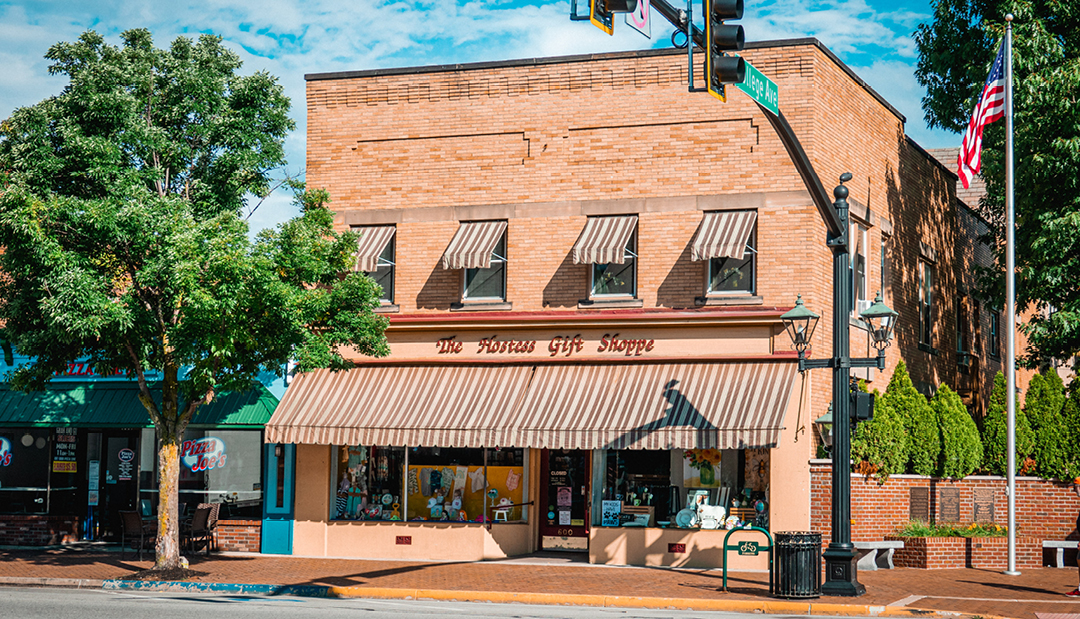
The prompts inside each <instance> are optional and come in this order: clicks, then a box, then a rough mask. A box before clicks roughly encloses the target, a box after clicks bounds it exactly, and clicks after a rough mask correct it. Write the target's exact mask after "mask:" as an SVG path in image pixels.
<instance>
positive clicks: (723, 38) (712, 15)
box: [702, 0, 746, 101]
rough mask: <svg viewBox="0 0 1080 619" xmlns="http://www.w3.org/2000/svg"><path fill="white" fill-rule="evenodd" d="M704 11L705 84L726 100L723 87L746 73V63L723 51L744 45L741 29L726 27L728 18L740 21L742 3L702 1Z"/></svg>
mask: <svg viewBox="0 0 1080 619" xmlns="http://www.w3.org/2000/svg"><path fill="white" fill-rule="evenodd" d="M702 8H703V9H704V11H705V44H706V45H707V46H708V49H707V50H705V51H706V54H705V82H706V84H707V88H708V90H709V94H711V95H712V96H714V97H716V98H717V99H720V100H721V101H727V98H726V97H725V96H724V84H738V83H741V82H742V81H743V76H744V75H745V74H746V62H745V61H744V60H743V59H742V58H739V57H738V56H729V55H727V54H726V53H725V52H732V51H739V50H741V49H742V48H743V44H744V43H745V41H746V39H745V35H744V34H743V27H742V26H739V25H730V24H725V23H724V20H727V19H742V14H743V0H703V2H702Z"/></svg>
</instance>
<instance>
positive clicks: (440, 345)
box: [435, 333, 656, 357]
mask: <svg viewBox="0 0 1080 619" xmlns="http://www.w3.org/2000/svg"><path fill="white" fill-rule="evenodd" d="M474 344H475V346H476V347H477V348H476V350H475V351H470V352H475V354H478V355H485V354H488V355H512V354H525V355H528V354H530V353H534V352H535V351H536V350H538V349H539V350H541V351H545V350H546V352H547V356H549V357H572V356H575V355H589V354H601V355H611V356H625V357H640V356H642V355H644V354H645V353H650V352H652V351H653V349H654V348H655V347H656V340H654V339H645V338H632V337H631V338H627V337H623V336H622V335H621V334H619V333H605V334H604V335H603V336H601V337H600V339H599V340H593V341H589V340H587V339H585V338H583V337H582V336H581V335H580V334H578V335H573V336H569V335H556V336H554V337H552V338H551V339H550V340H548V341H546V342H543V341H538V340H524V339H522V340H516V339H499V336H497V335H492V336H491V337H485V338H481V339H480V340H479V341H478V342H475V343H474ZM465 346H466V342H461V341H458V340H457V336H456V335H452V336H450V337H444V338H442V339H439V340H437V341H436V342H435V350H436V352H437V353H438V354H440V355H458V354H462V353H463V352H465Z"/></svg>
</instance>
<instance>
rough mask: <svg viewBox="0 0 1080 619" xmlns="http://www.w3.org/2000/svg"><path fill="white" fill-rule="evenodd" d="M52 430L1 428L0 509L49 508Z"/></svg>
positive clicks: (27, 510) (18, 511)
mask: <svg viewBox="0 0 1080 619" xmlns="http://www.w3.org/2000/svg"><path fill="white" fill-rule="evenodd" d="M51 432H52V430H51V429H48V428H27V429H4V430H0V511H3V512H4V513H9V514H12V513H14V514H44V513H47V512H48V510H49V501H48V494H49V463H50V456H51V455H52V454H51V453H50V452H49V434H50V433H51Z"/></svg>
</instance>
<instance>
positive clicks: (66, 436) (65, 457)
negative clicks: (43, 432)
mask: <svg viewBox="0 0 1080 619" xmlns="http://www.w3.org/2000/svg"><path fill="white" fill-rule="evenodd" d="M77 432H78V430H76V429H75V428H56V433H55V436H54V437H53V461H52V472H53V473H77V472H78V470H77V469H76V464H75V461H76V458H75V444H76V442H77V441H78V435H77V434H76V433H77Z"/></svg>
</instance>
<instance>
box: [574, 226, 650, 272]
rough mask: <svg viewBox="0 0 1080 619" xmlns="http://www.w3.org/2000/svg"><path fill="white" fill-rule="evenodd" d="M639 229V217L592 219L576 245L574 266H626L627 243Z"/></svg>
mask: <svg viewBox="0 0 1080 619" xmlns="http://www.w3.org/2000/svg"><path fill="white" fill-rule="evenodd" d="M636 228H637V215H618V216H614V217H590V218H589V221H588V222H586V223H585V229H584V230H582V231H581V236H579V237H578V240H577V243H574V251H573V254H574V264H610V263H614V264H624V263H625V262H626V254H625V250H626V243H627V241H629V240H630V236H631V235H633V234H634V230H635V229H636Z"/></svg>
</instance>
